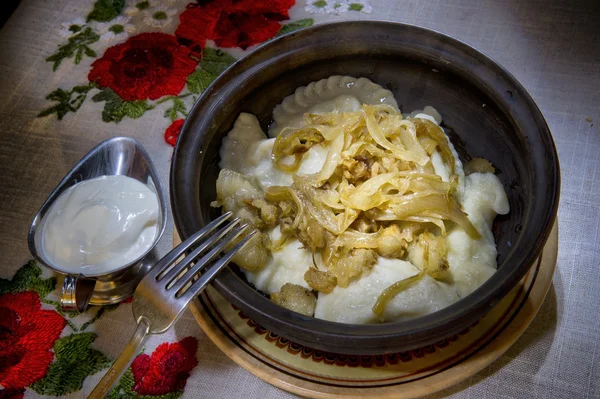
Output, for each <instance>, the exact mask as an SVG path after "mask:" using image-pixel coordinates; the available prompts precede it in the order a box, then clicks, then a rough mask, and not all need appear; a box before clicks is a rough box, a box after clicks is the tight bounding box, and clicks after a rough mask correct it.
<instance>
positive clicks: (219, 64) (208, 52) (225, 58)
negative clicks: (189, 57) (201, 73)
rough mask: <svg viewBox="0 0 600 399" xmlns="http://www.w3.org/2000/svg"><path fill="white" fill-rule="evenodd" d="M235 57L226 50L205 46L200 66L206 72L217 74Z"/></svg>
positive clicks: (234, 59)
mask: <svg viewBox="0 0 600 399" xmlns="http://www.w3.org/2000/svg"><path fill="white" fill-rule="evenodd" d="M236 61H237V59H236V58H235V57H233V56H231V55H229V54H227V53H226V52H224V51H222V50H218V49H214V48H205V49H204V51H203V52H202V60H201V61H200V67H201V68H202V69H204V70H205V71H207V72H210V73H212V74H215V75H219V74H220V73H221V72H223V71H224V70H226V69H227V68H228V67H229V65H231V64H233V63H234V62H236Z"/></svg>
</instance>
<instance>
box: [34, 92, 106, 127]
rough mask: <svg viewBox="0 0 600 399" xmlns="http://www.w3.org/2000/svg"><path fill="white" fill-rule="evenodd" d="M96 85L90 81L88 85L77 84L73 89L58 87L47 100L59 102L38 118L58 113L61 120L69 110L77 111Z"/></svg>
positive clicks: (42, 112) (43, 111) (57, 115)
mask: <svg viewBox="0 0 600 399" xmlns="http://www.w3.org/2000/svg"><path fill="white" fill-rule="evenodd" d="M94 87H96V85H95V84H94V83H90V84H88V85H86V86H83V85H82V86H75V87H73V88H72V89H71V90H69V91H67V90H63V89H56V90H54V91H53V92H52V93H50V94H48V95H47V96H46V99H47V100H52V101H56V102H58V104H55V105H53V106H51V107H48V108H46V109H44V110H42V111H41V112H40V113H39V114H38V115H37V116H38V118H40V117H43V116H47V115H51V114H56V117H57V118H58V120H61V119H62V118H63V117H64V116H65V115H66V114H68V113H69V112H76V111H77V110H78V109H79V108H81V105H82V104H83V102H84V101H85V99H86V98H87V95H88V92H89V91H90V90H92V89H93V88H94Z"/></svg>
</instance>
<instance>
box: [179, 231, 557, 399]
mask: <svg viewBox="0 0 600 399" xmlns="http://www.w3.org/2000/svg"><path fill="white" fill-rule="evenodd" d="M174 241H176V242H177V241H179V240H178V238H177V237H175V238H174ZM557 254H558V224H557V223H556V224H555V226H554V228H553V229H552V232H551V234H550V236H549V238H548V241H547V242H546V245H545V247H544V250H543V253H542V255H541V256H540V260H539V262H538V265H537V266H538V267H537V268H536V275H535V276H534V279H535V280H534V281H533V283H532V284H531V286H530V287H529V288H528V290H527V292H526V295H525V296H524V297H522V299H521V302H520V304H519V305H518V310H517V311H516V312H514V314H513V315H512V316H511V317H510V318H509V319H508V321H506V322H505V324H504V325H503V326H502V327H501V328H500V329H499V330H498V332H496V333H495V334H493V335H492V336H491V337H490V338H489V339H488V340H487V341H485V342H484V343H483V345H481V346H480V347H479V349H477V350H475V351H474V352H473V353H472V354H470V355H469V356H467V357H465V358H463V359H461V360H460V361H458V362H457V363H455V364H452V365H451V366H449V367H447V368H445V369H443V370H440V371H438V372H436V373H434V374H430V375H427V376H424V377H421V378H417V379H415V380H412V381H408V382H402V383H401V384H402V387H401V392H399V391H398V388H399V387H398V385H399V384H391V385H383V386H377V387H347V386H339V385H327V384H323V383H322V382H319V381H310V380H308V379H306V378H299V377H295V376H294V375H292V374H291V373H288V372H284V371H281V370H278V369H277V368H275V367H272V366H270V365H269V364H268V362H266V361H265V360H262V359H260V358H259V357H257V356H255V355H254V354H252V353H251V352H250V351H248V350H247V349H245V348H244V347H243V346H242V345H241V344H240V343H239V342H236V341H235V339H234V338H233V337H232V336H231V335H230V334H228V333H226V332H224V331H223V330H222V327H221V326H219V325H218V324H217V322H216V321H215V320H214V319H213V318H214V315H212V314H209V313H208V311H209V310H207V308H205V306H203V305H202V303H201V301H200V300H199V299H195V300H194V301H193V302H192V305H191V306H190V309H191V311H192V314H193V316H194V318H195V319H196V321H197V322H198V323H199V324H200V326H201V328H202V330H203V331H204V332H205V333H206V335H207V336H208V337H209V338H210V339H211V341H212V342H213V343H215V345H217V347H218V348H219V349H221V351H223V352H224V353H225V354H226V355H227V356H228V357H229V358H231V359H232V360H233V361H235V362H236V363H237V364H238V365H240V366H242V367H243V368H244V369H246V370H248V371H249V372H250V373H252V374H254V375H256V376H257V377H259V378H261V379H262V380H264V381H266V382H268V383H269V384H272V385H274V386H276V387H278V388H281V389H283V390H286V391H289V392H292V393H295V394H299V395H302V396H306V397H311V398H327V399H332V398H349V397H350V398H362V397H373V396H375V395H376V396H377V397H379V398H401V399H409V398H415V397H420V396H423V395H426V394H431V393H435V392H438V391H440V390H442V389H446V388H449V387H451V386H453V385H455V384H457V383H459V382H461V381H463V380H465V379H466V378H469V377H471V376H473V375H475V374H476V373H478V372H479V371H481V370H483V369H484V368H485V367H487V366H488V365H490V364H491V363H492V362H493V361H495V360H496V359H498V358H499V357H500V356H502V354H504V353H505V352H506V351H507V350H508V348H510V346H512V345H513V344H514V343H515V342H516V341H517V339H518V338H519V337H520V336H521V334H522V333H523V332H524V331H525V330H526V329H527V327H528V326H529V324H530V323H531V321H532V320H533V318H534V317H535V315H536V314H537V312H538V310H539V308H540V307H541V305H542V303H543V301H544V299H545V297H546V294H547V292H548V290H549V288H550V285H551V283H552V278H553V276H554V271H555V268H556V258H557ZM526 302H528V305H529V306H526V307H525V306H524V305H525V304H526ZM458 366H460V367H458Z"/></svg>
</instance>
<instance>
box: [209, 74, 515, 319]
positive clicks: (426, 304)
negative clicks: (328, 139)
mask: <svg viewBox="0 0 600 399" xmlns="http://www.w3.org/2000/svg"><path fill="white" fill-rule="evenodd" d="M364 104H367V105H380V104H382V105H387V106H389V107H391V108H393V109H396V110H397V108H398V107H397V104H396V101H395V100H394V98H393V95H392V93H391V92H390V91H388V90H386V89H384V88H382V87H381V86H379V85H376V84H374V83H373V82H370V81H368V80H367V79H364V78H361V79H355V78H350V77H340V76H334V77H331V78H329V79H324V80H322V81H319V82H313V83H311V84H309V85H307V86H306V87H301V88H299V89H298V90H296V92H295V93H294V94H293V95H291V96H288V97H286V98H285V99H284V100H283V102H282V103H281V104H280V105H278V106H277V107H276V108H275V110H274V123H273V124H272V125H271V127H270V128H269V132H268V133H269V136H271V137H276V136H277V135H278V134H281V133H282V132H286V131H288V130H296V129H300V128H302V127H303V126H305V125H306V122H305V119H304V115H305V114H307V113H309V114H325V113H343V112H356V111H357V110H360V109H361V107H362V105H364ZM407 116H409V117H411V118H418V119H423V120H427V121H429V122H432V123H434V124H435V125H438V126H439V125H440V123H441V121H442V116H441V115H440V114H439V113H438V112H437V110H435V109H434V108H433V107H430V106H427V107H425V108H424V109H423V110H417V111H414V112H413V113H411V114H408V115H407ZM283 134H286V133H283ZM446 137H447V136H446ZM274 143H275V138H269V137H268V136H267V134H265V132H263V130H262V129H261V127H260V125H259V122H258V120H257V119H256V117H255V116H254V115H251V114H246V113H242V114H240V116H239V117H238V119H237V121H236V123H235V125H234V128H233V129H232V131H231V132H230V133H229V134H228V136H227V137H226V138H225V140H224V141H223V145H222V147H221V151H220V155H221V162H220V164H219V166H220V167H221V169H229V170H232V171H234V172H237V173H240V174H242V175H244V176H247V177H248V178H249V179H251V180H253V181H255V182H256V185H257V190H259V191H260V190H267V189H268V188H269V187H271V186H291V185H292V184H293V174H296V175H312V174H315V173H318V172H320V171H321V169H322V168H323V166H324V164H326V158H327V153H328V151H329V148H330V147H331V144H330V143H321V144H317V145H314V146H312V147H311V148H310V149H309V150H308V151H307V152H306V153H305V154H304V155H303V157H302V160H301V163H300V165H299V168H298V170H297V171H296V172H294V173H293V174H290V173H286V172H283V171H282V170H280V169H279V168H278V167H277V166H276V165H275V164H274V162H273V157H272V156H271V153H272V150H273V145H274ZM448 146H449V148H450V151H451V152H452V155H453V157H454V164H453V169H454V170H453V171H452V170H451V169H450V168H449V166H448V165H447V164H446V163H445V162H444V160H443V156H442V155H441V153H440V152H438V151H434V152H433V153H432V154H431V156H430V161H429V162H430V165H431V168H432V172H431V173H435V175H437V176H439V178H441V180H442V181H444V182H450V180H451V177H452V174H454V175H455V177H456V178H457V183H456V184H457V185H456V191H455V192H454V198H455V199H456V201H457V202H458V204H459V206H460V208H461V209H462V211H463V212H464V213H465V214H466V216H467V218H468V220H469V221H470V223H471V224H472V225H473V226H474V227H475V229H476V230H477V231H478V232H479V234H480V238H473V237H472V236H469V235H468V234H467V233H466V232H465V230H464V229H463V228H462V227H460V226H458V225H454V226H452V225H450V226H451V228H449V229H448V231H447V233H446V235H445V236H444V241H445V244H446V247H447V253H446V260H447V265H448V276H447V277H448V278H444V279H440V280H437V279H435V278H432V277H431V276H429V275H425V276H424V277H423V278H421V279H419V280H418V282H416V283H415V284H412V286H410V287H409V288H407V289H404V290H403V291H402V292H400V293H398V294H397V295H395V296H394V297H393V299H392V300H390V301H389V302H388V304H387V305H386V307H385V313H384V314H383V315H379V316H378V315H376V314H374V313H373V311H372V309H373V307H374V305H375V304H376V302H377V300H378V297H379V296H380V295H381V294H382V292H383V291H384V290H385V289H386V288H388V287H390V286H392V285H393V284H395V283H397V282H399V281H402V280H404V279H407V278H410V277H411V276H415V275H417V274H418V273H419V268H418V267H417V266H416V263H415V261H413V259H416V258H417V257H418V256H419V254H418V253H417V249H415V248H412V249H410V251H411V252H409V253H408V257H407V258H406V259H404V260H401V259H395V258H394V259H392V258H387V257H384V256H381V255H380V256H378V258H377V261H376V263H375V264H374V266H373V267H372V269H371V270H370V272H368V273H363V275H362V277H360V278H358V279H354V280H353V281H351V282H350V284H349V285H348V286H346V287H342V286H340V285H337V286H335V288H333V290H332V291H331V292H327V293H325V292H320V291H319V292H317V293H316V296H317V301H316V308H315V311H314V317H316V318H320V319H324V320H329V321H336V322H342V323H352V324H369V323H378V322H380V321H381V320H382V319H384V320H385V321H392V320H401V319H407V318H413V317H418V316H422V315H426V314H429V313H432V312H435V311H437V310H440V309H442V308H444V307H446V306H449V305H450V304H452V303H454V302H456V301H458V300H459V299H460V298H462V297H464V296H466V295H468V294H470V293H471V292H473V291H474V290H475V289H477V288H478V287H479V286H481V285H482V284H483V283H484V282H485V281H486V280H487V279H488V278H489V277H490V276H491V275H492V274H493V273H494V272H495V271H496V269H497V262H496V258H497V251H496V245H495V241H494V236H493V234H492V230H491V229H492V223H493V220H494V218H495V216H496V215H497V214H506V213H508V212H509V205H508V198H507V196H506V193H505V191H504V188H503V186H502V184H501V182H500V180H499V179H498V177H497V176H496V175H494V174H493V173H471V174H470V175H468V176H466V175H465V171H464V168H463V164H462V162H461V161H460V158H459V156H458V153H457V152H456V150H455V148H454V146H453V145H452V143H451V142H450V140H449V138H448ZM221 202H222V201H221ZM265 234H266V235H268V237H269V240H271V241H274V240H277V237H278V236H279V235H280V231H279V227H275V228H274V229H273V230H271V231H270V232H268V233H265ZM421 255H422V254H421ZM315 258H316V259H315ZM313 265H314V266H317V268H318V269H319V270H321V271H326V270H327V268H326V267H325V266H324V265H323V264H322V263H321V261H320V256H316V257H313V254H312V252H311V251H310V250H309V249H307V248H305V247H304V246H303V245H302V243H300V242H299V241H298V240H297V239H295V240H289V241H287V242H286V243H285V245H283V246H282V247H281V248H280V249H279V250H277V251H271V252H270V253H269V256H268V260H267V261H266V263H265V264H264V266H263V267H262V268H259V269H257V270H252V271H248V270H243V271H244V273H245V274H246V277H247V279H248V281H249V282H251V283H252V284H253V285H254V286H255V287H256V288H257V289H258V290H260V291H262V292H264V293H266V294H273V293H276V292H278V291H280V290H281V289H282V287H283V286H284V285H285V284H286V283H291V284H294V285H296V286H300V287H304V288H309V289H310V286H309V285H308V284H307V282H306V281H305V272H306V271H307V270H309V268H311V267H313Z"/></svg>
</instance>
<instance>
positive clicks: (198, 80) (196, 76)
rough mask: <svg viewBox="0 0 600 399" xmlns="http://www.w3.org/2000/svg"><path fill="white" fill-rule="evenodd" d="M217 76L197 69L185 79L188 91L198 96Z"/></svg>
mask: <svg viewBox="0 0 600 399" xmlns="http://www.w3.org/2000/svg"><path fill="white" fill-rule="evenodd" d="M217 76H219V75H218V74H214V73H211V72H208V71H205V70H203V69H197V70H195V71H194V72H192V73H191V74H190V76H188V77H187V84H188V90H189V91H191V92H192V93H195V94H200V93H202V92H203V91H204V90H206V88H207V87H208V86H209V85H210V84H211V83H212V81H213V80H215V79H216V78H217Z"/></svg>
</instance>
